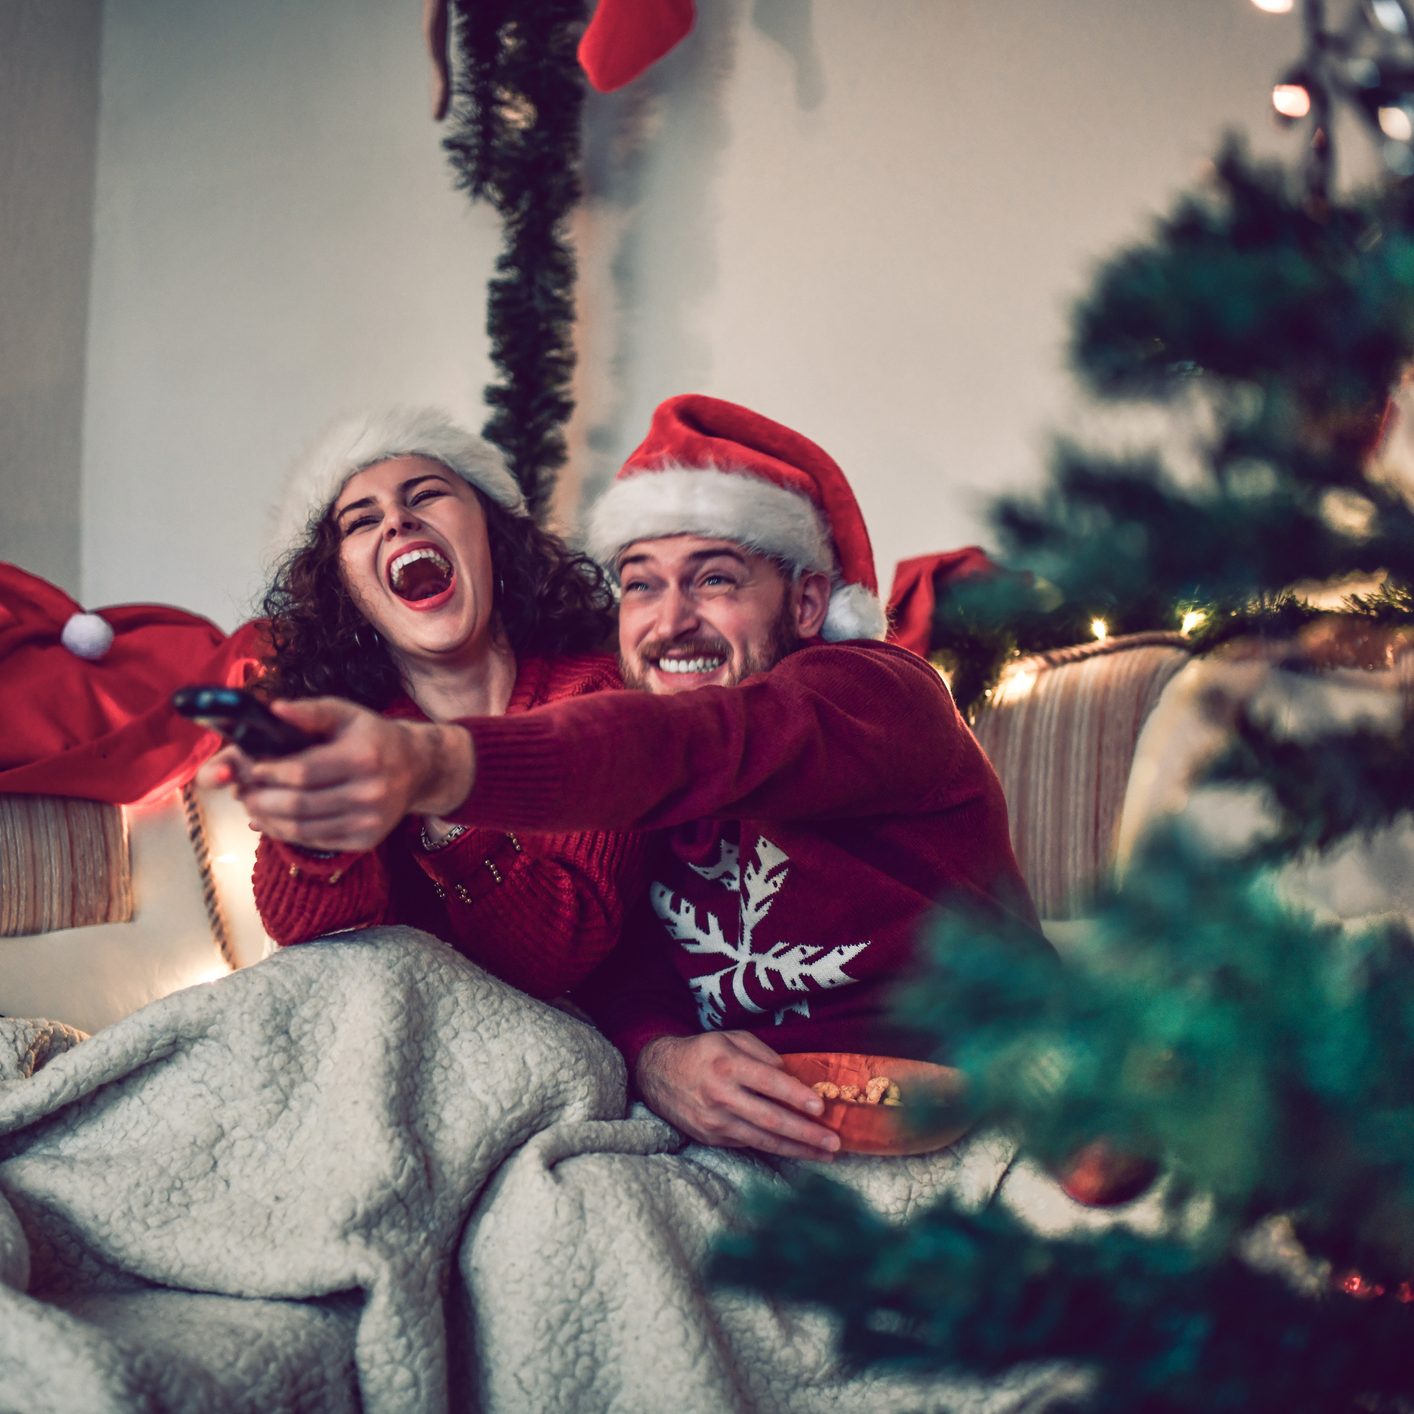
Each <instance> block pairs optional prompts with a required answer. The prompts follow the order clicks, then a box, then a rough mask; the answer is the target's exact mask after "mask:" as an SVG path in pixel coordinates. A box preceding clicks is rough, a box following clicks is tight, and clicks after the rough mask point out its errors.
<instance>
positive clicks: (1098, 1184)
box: [1058, 1139, 1159, 1208]
mask: <svg viewBox="0 0 1414 1414" xmlns="http://www.w3.org/2000/svg"><path fill="white" fill-rule="evenodd" d="M1158 1173H1159V1166H1158V1164H1156V1163H1155V1162H1154V1161H1153V1160H1152V1159H1144V1158H1138V1157H1136V1156H1135V1155H1133V1154H1126V1153H1123V1152H1121V1151H1120V1150H1119V1149H1116V1148H1115V1147H1114V1146H1113V1145H1112V1144H1111V1143H1110V1142H1109V1141H1108V1140H1107V1139H1096V1140H1095V1141H1094V1142H1093V1143H1090V1144H1087V1145H1085V1147H1084V1148H1083V1149H1080V1150H1077V1152H1076V1153H1075V1154H1074V1155H1072V1157H1071V1158H1070V1159H1069V1161H1068V1162H1067V1163H1066V1164H1065V1165H1064V1166H1063V1167H1062V1169H1061V1171H1060V1174H1059V1175H1058V1181H1059V1183H1060V1186H1061V1190H1062V1191H1063V1192H1064V1193H1065V1194H1066V1196H1067V1197H1070V1198H1074V1199H1075V1201H1076V1202H1077V1203H1084V1204H1085V1205H1086V1206H1087V1207H1092V1208H1109V1207H1114V1206H1115V1205H1116V1204H1119V1203H1128V1202H1130V1201H1131V1200H1132V1199H1135V1198H1137V1197H1138V1196H1139V1195H1140V1194H1141V1193H1143V1192H1144V1191H1145V1190H1146V1189H1148V1188H1149V1186H1150V1185H1151V1184H1152V1183H1153V1182H1154V1179H1155V1178H1157V1177H1158Z"/></svg>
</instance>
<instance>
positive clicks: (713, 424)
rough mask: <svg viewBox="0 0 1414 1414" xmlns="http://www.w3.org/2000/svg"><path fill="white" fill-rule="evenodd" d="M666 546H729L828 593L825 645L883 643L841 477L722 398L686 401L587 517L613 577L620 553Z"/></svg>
mask: <svg viewBox="0 0 1414 1414" xmlns="http://www.w3.org/2000/svg"><path fill="white" fill-rule="evenodd" d="M669 535H703V536H707V537H710V538H714V539H722V540H732V541H735V542H736V543H737V544H738V545H742V546H745V547H746V548H747V549H748V550H755V551H757V552H758V553H760V554H763V555H769V556H770V557H771V558H772V559H775V560H780V561H781V562H783V563H784V564H786V565H788V566H790V567H791V568H793V569H802V570H822V571H824V573H826V574H828V575H829V576H830V577H831V579H832V580H833V582H834V590H833V592H832V593H831V595H830V608H829V613H828V614H827V615H826V618H825V626H824V628H823V629H822V630H821V634H822V636H823V637H824V638H827V639H831V640H833V641H836V642H838V641H840V640H843V639H849V638H883V636H884V633H885V630H886V628H887V623H886V620H885V616H884V607H883V605H882V604H881V603H880V602H879V585H878V580H877V579H876V578H875V575H874V552H873V549H872V548H871V547H870V544H869V532H868V530H866V529H865V526H864V517H863V516H862V515H861V514H860V511H859V504H858V502H856V501H855V499H854V493H853V492H852V491H851V490H850V489H849V483H848V482H847V481H846V480H845V478H844V472H842V471H841V470H840V468H839V466H838V465H837V464H836V463H835V461H834V459H833V458H831V457H830V456H829V455H828V454H827V453H826V452H825V451H824V450H823V449H822V448H820V447H817V446H816V445H815V443H814V442H812V441H811V440H810V439H809V438H808V437H802V436H801V435H800V433H799V432H793V431H791V429H790V428H789V427H784V426H782V425H781V424H780V423H779V422H772V421H771V419H770V418H768V417H762V416H761V415H760V414H759V413H755V412H752V411H750V409H748V408H744V407H740V406H738V405H737V404H736V403H729V402H724V401H723V400H722V399H720V398H708V397H704V396H702V395H701V394H698V393H685V394H682V395H681V396H679V397H676V398H669V399H668V400H667V402H665V403H662V404H660V405H659V407H658V409H657V411H656V412H654V414H653V421H652V424H651V425H650V426H649V429H648V435H647V437H645V438H644V439H643V442H642V444H641V445H640V446H639V447H638V449H637V450H636V451H635V452H634V453H633V454H632V455H631V456H630V457H629V459H628V460H627V461H626V462H625V463H624V464H623V467H622V468H621V469H620V471H619V474H618V476H617V477H616V478H615V480H614V483H613V485H612V486H610V488H609V489H608V491H606V492H605V493H604V495H603V496H602V497H600V499H599V501H598V503H597V504H596V505H595V507H594V509H593V511H592V512H591V514H590V517H589V525H588V529H587V534H586V541H587V545H588V549H589V552H590V554H592V555H593V556H594V557H595V558H596V559H598V560H600V561H601V562H602V563H603V564H605V565H608V566H609V567H610V568H613V567H614V563H615V561H616V560H617V558H618V555H619V552H620V551H621V550H623V549H624V548H625V546H628V545H631V544H633V543H634V542H635V541H637V540H658V539H661V538H663V537H665V536H669Z"/></svg>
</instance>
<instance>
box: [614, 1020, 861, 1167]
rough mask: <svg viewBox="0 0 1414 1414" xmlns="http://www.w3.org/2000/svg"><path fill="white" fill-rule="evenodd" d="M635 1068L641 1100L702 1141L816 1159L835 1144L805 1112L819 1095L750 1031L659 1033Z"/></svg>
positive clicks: (815, 1107)
mask: <svg viewBox="0 0 1414 1414" xmlns="http://www.w3.org/2000/svg"><path fill="white" fill-rule="evenodd" d="M634 1075H635V1079H636V1080H637V1082H638V1089H639V1093H640V1094H641V1095H642V1096H643V1098H644V1099H645V1100H646V1101H647V1103H648V1107H649V1108H650V1109H651V1110H654V1111H655V1112H656V1113H658V1114H660V1115H662V1116H663V1118H664V1119H666V1120H668V1121H669V1123H671V1124H674V1125H676V1126H677V1128H679V1129H680V1130H682V1132H683V1133H684V1134H687V1135H690V1136H691V1137H692V1138H693V1139H697V1140H700V1141H701V1142H702V1143H703V1144H717V1145H722V1146H724V1147H727V1148H738V1149H763V1150H765V1152H766V1153H768V1154H779V1155H780V1156H781V1157H782V1158H787V1159H817V1160H828V1159H830V1158H832V1157H833V1156H834V1151H835V1150H836V1149H838V1148H839V1147H840V1139H839V1135H838V1134H836V1133H835V1132H834V1130H832V1129H826V1128H825V1126H824V1125H823V1124H815V1123H813V1122H812V1121H811V1120H809V1119H807V1118H806V1117H805V1116H806V1115H818V1114H819V1113H820V1111H821V1110H822V1109H823V1108H824V1105H823V1102H822V1101H821V1099H820V1097H819V1096H818V1095H817V1094H816V1093H815V1092H814V1091H813V1090H812V1089H811V1088H810V1087H809V1086H808V1085H806V1084H804V1083H803V1082H802V1081H799V1080H797V1079H796V1078H795V1077H794V1076H792V1075H787V1074H786V1072H785V1070H784V1069H783V1068H782V1065H781V1058H780V1056H778V1055H777V1054H776V1053H775V1051H773V1050H772V1049H771V1048H770V1047H769V1046H768V1045H767V1044H766V1043H765V1042H764V1041H759V1040H757V1038H756V1037H755V1036H753V1035H752V1034H751V1033H750V1032H749V1031H708V1032H705V1033H704V1034H703V1035H701V1036H660V1037H658V1038H657V1040H654V1041H650V1042H649V1043H648V1044H647V1045H646V1046H645V1047H644V1048H643V1050H642V1052H641V1053H640V1055H639V1057H638V1064H637V1066H636V1068H635V1072H634Z"/></svg>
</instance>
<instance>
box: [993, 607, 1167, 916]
mask: <svg viewBox="0 0 1414 1414" xmlns="http://www.w3.org/2000/svg"><path fill="white" fill-rule="evenodd" d="M1188 659H1189V653H1188V649H1187V647H1186V645H1185V642H1184V640H1183V638H1182V637H1180V636H1179V635H1178V634H1173V633H1137V634H1130V635H1128V636H1126V637H1121V638H1112V639H1106V640H1105V641H1104V642H1101V643H1094V644H1084V645H1081V646H1080V647H1076V648H1066V649H1061V650H1058V651H1056V652H1051V653H1039V654H1036V655H1035V656H1033V657H1030V658H1022V659H1019V660H1017V661H1016V662H1015V663H1013V664H1011V665H1010V666H1009V667H1008V669H1007V671H1006V673H1005V674H1004V675H1003V677H1002V680H1001V682H1000V683H999V684H998V685H997V687H996V689H995V691H994V692H993V693H992V697H991V699H990V702H989V705H988V706H987V708H986V710H984V711H983V712H982V713H981V715H980V717H979V719H978V722H977V726H976V733H977V739H978V741H980V742H981V743H982V747H983V749H984V750H985V751H986V753H987V755H988V756H989V757H990V758H991V760H992V764H993V765H994V766H995V767H996V769H997V774H998V775H999V776H1000V777H1001V782H1002V788H1003V789H1004V790H1005V792H1006V798H1007V806H1008V809H1009V811H1010V816H1011V837H1012V845H1013V847H1014V848H1015V850H1016V857H1017V862H1018V863H1019V864H1020V865H1021V871H1022V873H1023V874H1024V875H1025V877H1026V882H1027V884H1028V885H1029V886H1030V888H1031V894H1032V897H1033V898H1034V900H1035V902H1036V908H1037V910H1038V911H1039V913H1040V914H1041V916H1042V917H1043V918H1048V919H1067V918H1075V917H1078V916H1080V915H1081V914H1083V912H1084V911H1085V907H1086V902H1087V898H1088V897H1089V896H1090V895H1091V894H1092V892H1093V890H1094V887H1095V885H1096V884H1097V883H1099V882H1102V881H1103V880H1104V879H1105V878H1106V877H1108V874H1109V870H1110V866H1111V863H1112V861H1113V857H1114V849H1115V840H1116V835H1117V832H1118V828H1119V818H1120V810H1121V807H1122V806H1123V804H1124V794H1125V786H1126V784H1127V783H1128V780H1129V769H1130V766H1131V764H1132V763H1133V760H1134V746H1135V743H1136V741H1137V740H1138V738H1139V730H1140V728H1141V727H1142V726H1143V725H1144V720H1145V718H1146V717H1147V716H1148V715H1149V713H1150V711H1152V710H1153V707H1154V704H1155V703H1156V702H1157V701H1158V699H1159V694H1160V693H1161V692H1162V691H1163V689H1164V687H1165V686H1166V685H1167V683H1168V681H1169V679H1170V678H1172V677H1173V675H1174V674H1175V673H1176V672H1177V671H1178V670H1179V669H1180V668H1181V667H1182V666H1183V665H1184V664H1185V663H1186V662H1188Z"/></svg>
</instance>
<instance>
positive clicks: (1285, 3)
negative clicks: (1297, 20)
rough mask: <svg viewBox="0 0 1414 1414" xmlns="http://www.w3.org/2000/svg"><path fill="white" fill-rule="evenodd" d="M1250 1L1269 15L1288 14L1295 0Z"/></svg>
mask: <svg viewBox="0 0 1414 1414" xmlns="http://www.w3.org/2000/svg"><path fill="white" fill-rule="evenodd" d="M1252 3H1253V4H1254V5H1255V6H1256V7H1257V8H1258V9H1259V10H1265V11H1266V12H1267V14H1269V15H1289V14H1290V13H1291V7H1292V6H1293V5H1294V4H1295V3H1296V0H1252Z"/></svg>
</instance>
